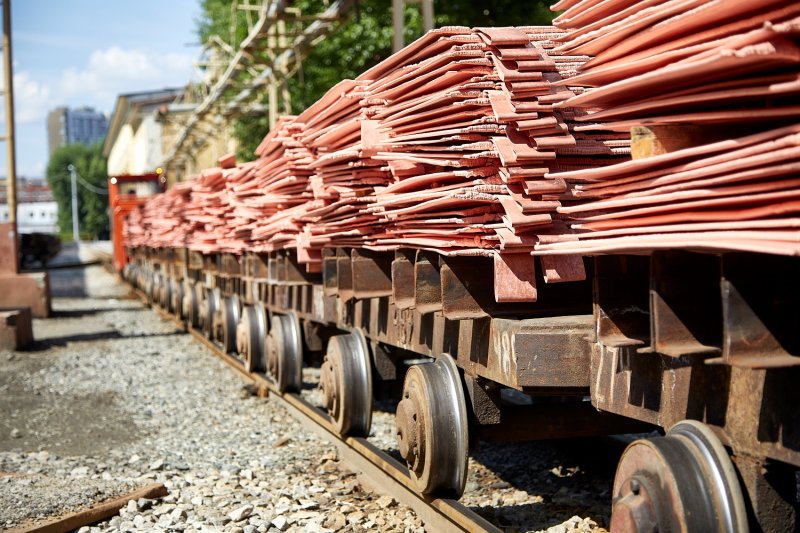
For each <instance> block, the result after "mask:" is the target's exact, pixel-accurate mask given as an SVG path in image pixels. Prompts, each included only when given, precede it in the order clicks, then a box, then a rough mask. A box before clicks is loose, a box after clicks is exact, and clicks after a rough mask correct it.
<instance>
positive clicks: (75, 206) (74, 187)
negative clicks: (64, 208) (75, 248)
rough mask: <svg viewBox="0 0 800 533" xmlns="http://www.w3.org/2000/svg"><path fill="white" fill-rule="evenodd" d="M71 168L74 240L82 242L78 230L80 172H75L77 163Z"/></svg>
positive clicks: (69, 167)
mask: <svg viewBox="0 0 800 533" xmlns="http://www.w3.org/2000/svg"><path fill="white" fill-rule="evenodd" d="M67 168H68V169H69V181H70V184H71V185H72V240H73V241H75V242H80V240H81V235H80V232H79V231H78V174H77V173H76V172H75V165H70V166H68V167H67Z"/></svg>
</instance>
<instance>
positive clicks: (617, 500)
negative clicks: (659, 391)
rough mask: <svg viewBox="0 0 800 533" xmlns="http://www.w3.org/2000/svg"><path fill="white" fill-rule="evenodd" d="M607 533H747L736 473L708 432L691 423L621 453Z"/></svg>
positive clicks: (676, 427) (720, 445)
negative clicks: (702, 532) (660, 532)
mask: <svg viewBox="0 0 800 533" xmlns="http://www.w3.org/2000/svg"><path fill="white" fill-rule="evenodd" d="M610 529H611V531H615V532H616V531H623V532H639V531H674V532H686V533H688V532H692V531H709V532H725V533H728V532H730V533H733V532H747V531H748V522H747V513H746V511H745V505H744V499H743V498H742V492H741V488H740V486H739V481H738V479H737V477H736V471H735V470H734V468H733V464H732V463H731V460H730V458H729V457H728V453H727V452H726V451H725V448H724V447H723V446H722V444H721V443H720V441H719V439H718V438H717V437H716V435H714V433H713V432H712V431H711V429H710V428H709V427H708V426H706V425H705V424H703V423H701V422H697V421H695V420H684V421H681V422H679V423H677V424H675V425H674V426H673V427H672V428H671V429H670V430H669V431H668V432H667V434H666V436H664V437H654V438H651V439H640V440H637V441H634V442H632V443H631V444H630V445H628V447H627V448H626V449H625V452H624V453H623V454H622V458H621V459H620V463H619V466H618V467H617V474H616V477H615V478H614V498H613V507H612V512H611V527H610Z"/></svg>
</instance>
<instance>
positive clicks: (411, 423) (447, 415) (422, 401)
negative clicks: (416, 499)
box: [396, 355, 469, 498]
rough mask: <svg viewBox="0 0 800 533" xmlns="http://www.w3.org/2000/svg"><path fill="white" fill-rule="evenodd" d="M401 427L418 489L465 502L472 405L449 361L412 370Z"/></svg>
mask: <svg viewBox="0 0 800 533" xmlns="http://www.w3.org/2000/svg"><path fill="white" fill-rule="evenodd" d="M396 426H397V443H398V448H399V450H400V455H402V456H403V459H405V460H406V463H407V464H408V470H409V473H410V475H411V479H412V480H413V481H414V484H415V485H416V487H417V490H419V491H420V492H422V493H423V494H430V495H434V494H435V495H437V496H449V497H453V498H458V497H460V496H461V494H463V492H464V485H465V484H466V481H467V460H468V449H469V440H468V432H467V406H466V402H465V399H464V389H463V388H462V386H461V377H460V376H459V373H458V368H457V367H456V364H455V362H454V361H453V360H452V359H451V358H450V357H449V356H447V355H443V356H441V357H439V358H437V359H436V361H435V362H432V363H422V364H418V365H413V366H412V367H410V368H409V369H408V371H407V372H406V378H405V381H404V382H403V396H402V399H401V400H400V403H399V404H398V406H397V416H396Z"/></svg>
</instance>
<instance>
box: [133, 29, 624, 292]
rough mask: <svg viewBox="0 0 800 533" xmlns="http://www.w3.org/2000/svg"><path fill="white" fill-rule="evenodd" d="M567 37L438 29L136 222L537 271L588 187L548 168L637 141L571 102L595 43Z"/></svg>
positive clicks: (193, 244)
mask: <svg viewBox="0 0 800 533" xmlns="http://www.w3.org/2000/svg"><path fill="white" fill-rule="evenodd" d="M562 36H563V32H561V31H560V30H556V29H554V28H552V27H520V28H474V29H470V28H466V27H447V28H441V29H438V30H433V31H431V32H429V33H428V34H426V35H425V36H423V37H422V38H421V39H419V40H418V41H417V42H415V43H413V44H412V45H410V46H408V47H407V48H405V49H404V50H402V51H401V52H399V53H398V54H395V55H393V56H391V57H390V58H388V59H387V60H385V61H383V62H382V63H380V64H378V65H376V66H375V67H373V68H372V69H370V70H369V71H367V72H365V73H364V74H363V75H362V76H360V77H359V78H358V79H356V80H344V81H342V82H340V83H339V84H337V85H336V86H335V87H333V88H332V89H331V90H330V91H328V93H327V94H326V95H325V96H324V97H323V98H322V99H320V100H319V101H318V102H316V103H315V104H313V105H312V106H311V107H310V108H309V109H307V110H306V111H305V112H303V113H302V114H301V115H299V116H297V117H284V118H283V119H281V120H280V122H279V123H278V124H277V125H276V127H275V128H274V129H273V130H272V131H271V132H270V133H269V134H268V135H267V136H266V137H265V139H264V141H263V142H262V143H261V145H260V146H259V148H258V150H257V155H258V159H257V160H256V161H253V162H250V163H245V164H240V165H236V164H235V161H233V160H232V158H230V157H226V158H223V160H221V161H220V166H219V168H214V169H209V170H207V171H204V172H203V173H202V174H201V175H200V176H199V177H198V178H197V179H195V180H194V181H193V184H192V185H191V188H190V190H189V192H188V196H187V197H186V199H185V202H184V204H181V205H180V206H179V205H169V206H168V205H167V202H166V201H162V202H161V204H158V203H154V205H153V206H152V207H149V208H147V209H148V210H146V211H145V212H144V213H143V214H142V215H143V220H141V221H140V223H142V224H145V225H147V224H151V225H152V222H148V221H149V219H150V218H152V217H153V216H158V217H169V216H174V217H179V218H181V219H182V221H183V222H182V223H181V224H180V225H176V228H178V227H179V228H180V229H175V230H174V231H173V232H172V234H171V235H169V232H166V233H165V235H164V242H168V241H170V240H171V242H173V243H174V245H175V246H181V245H183V246H187V247H189V248H190V249H194V250H198V251H202V252H241V251H242V250H246V249H247V250H253V251H271V250H276V249H281V248H295V249H297V251H298V259H299V261H300V262H301V263H304V264H306V265H307V268H308V269H309V270H311V271H316V270H318V269H319V265H320V262H321V249H322V248H323V247H326V246H342V247H367V248H373V249H382V250H390V249H396V248H399V247H405V248H423V249H428V250H433V251H436V252H438V253H441V254H447V255H484V256H490V257H494V258H495V263H496V264H497V265H500V266H499V268H506V267H508V268H511V267H509V265H517V266H515V267H513V269H516V270H520V269H519V268H518V266H519V265H520V264H521V261H523V262H527V263H528V264H529V266H527V267H525V268H524V269H522V270H524V271H525V272H527V275H528V277H532V276H533V261H532V259H531V258H530V252H531V251H532V250H533V247H534V245H535V244H536V243H537V242H539V241H540V238H541V236H542V235H553V234H561V233H564V232H565V231H567V229H566V227H565V226H564V224H563V223H562V222H560V221H559V217H560V215H559V214H558V213H557V210H558V209H559V208H561V207H569V206H572V205H574V204H575V203H576V202H577V201H578V200H577V199H576V197H575V195H574V193H573V186H572V182H568V181H565V180H564V179H563V178H560V177H553V176H552V174H553V173H554V172H571V171H577V170H581V169H593V168H596V167H602V166H606V165H609V164H614V163H617V162H621V161H627V160H628V159H629V153H630V147H629V145H630V143H629V138H628V134H627V133H624V132H623V133H614V132H610V131H604V130H602V125H598V124H594V123H593V125H594V129H593V131H591V132H588V133H582V132H578V131H576V127H577V126H578V125H579V124H582V122H579V120H582V116H583V115H585V114H586V113H585V112H584V111H581V110H575V109H573V108H571V107H569V106H563V105H561V104H563V102H565V101H567V100H569V99H571V98H575V97H578V96H581V95H582V93H583V89H582V88H573V87H572V86H571V85H570V84H569V83H566V84H565V83H564V80H568V79H569V78H570V77H571V76H574V75H576V73H577V72H578V67H579V66H580V65H581V64H582V63H583V62H585V61H586V60H587V59H588V58H587V57H585V56H571V55H562V54H559V53H557V52H556V51H555V49H556V45H557V42H556V39H559V38H561V37H562ZM170 210H171V211H170ZM178 211H180V212H178ZM148 231H150V230H148ZM151 233H152V231H151ZM145 242H146V241H145ZM548 261H550V263H549V265H547V266H546V269H547V270H548V272H550V274H551V275H550V276H549V280H551V281H566V280H568V279H576V278H581V277H582V276H583V271H582V262H581V261H580V260H579V259H577V260H576V259H575V258H572V259H564V258H557V259H552V260H548ZM513 269H512V270H513ZM529 281H531V282H532V281H533V280H529ZM534 292H535V291H534ZM518 295H519V292H518V291H516V290H515V292H514V294H510V295H507V296H508V297H509V298H511V297H517V296H518ZM523 297H525V296H523Z"/></svg>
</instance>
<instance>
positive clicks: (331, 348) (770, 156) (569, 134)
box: [124, 0, 800, 532]
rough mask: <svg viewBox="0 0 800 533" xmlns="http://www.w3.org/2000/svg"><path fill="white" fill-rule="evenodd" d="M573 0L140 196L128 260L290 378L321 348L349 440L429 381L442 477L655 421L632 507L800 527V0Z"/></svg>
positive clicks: (426, 402)
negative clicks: (540, 442)
mask: <svg viewBox="0 0 800 533" xmlns="http://www.w3.org/2000/svg"><path fill="white" fill-rule="evenodd" d="M638 4H642V5H638ZM557 7H558V8H559V9H564V10H565V12H564V13H563V14H562V15H560V16H559V17H558V18H557V19H556V23H557V24H558V25H560V26H561V28H560V29H554V28H533V27H525V28H516V29H515V28H506V29H496V28H476V29H468V28H443V29H440V30H435V31H434V32H431V33H429V34H428V35H426V36H425V37H423V38H422V39H420V40H419V41H418V42H417V43H414V44H412V45H411V46H409V47H408V48H407V49H405V50H404V51H402V52H400V53H398V54H396V55H395V56H392V57H390V58H389V59H387V60H386V61H384V62H382V63H381V64H379V65H377V66H376V67H374V68H373V69H370V71H368V72H366V73H364V75H362V76H360V77H359V78H358V79H356V80H345V81H343V82H342V83H341V84H339V85H337V86H336V87H335V88H333V89H332V90H331V91H329V93H328V94H326V96H325V97H323V99H321V100H320V102H318V103H317V104H314V105H313V106H312V107H311V108H309V110H307V111H306V112H304V113H303V114H301V115H300V116H299V117H291V118H286V119H284V120H283V121H282V122H280V123H279V125H278V127H276V129H275V130H274V131H273V132H271V133H270V134H269V135H268V136H267V137H266V138H265V140H264V142H263V143H262V146H261V147H260V148H259V150H258V152H257V153H258V155H259V160H257V161H255V162H251V163H245V164H242V165H239V166H236V165H235V163H234V162H232V161H230V160H225V161H224V162H221V163H220V166H221V167H223V168H220V169H214V170H212V171H209V172H207V173H204V174H203V175H202V176H201V177H200V178H199V179H198V180H197V181H196V183H195V184H194V185H193V184H191V183H188V184H181V185H179V186H178V187H179V190H177V191H175V192H174V194H172V196H165V197H164V199H163V201H162V203H160V204H157V203H154V204H152V209H151V210H150V211H149V212H142V213H138V214H137V216H138V217H139V218H138V219H137V220H134V221H132V223H131V224H129V226H130V227H131V228H134V230H135V233H133V234H131V235H129V236H128V239H129V240H128V242H127V246H128V256H129V257H130V258H131V263H130V264H128V265H127V266H126V267H125V270H124V276H125V278H126V279H128V280H130V281H131V282H132V283H133V284H134V285H136V286H137V287H139V288H140V289H142V290H143V291H144V292H145V294H146V295H147V296H148V298H149V299H150V300H151V301H152V302H154V303H155V304H157V305H159V306H160V307H162V308H163V309H164V310H166V311H168V312H170V313H172V314H174V315H175V316H177V317H180V318H181V319H183V320H185V321H186V322H187V323H188V324H189V325H190V326H191V327H192V328H196V329H200V330H202V331H203V332H204V333H205V335H206V336H207V337H208V338H209V339H211V340H212V341H214V342H217V343H219V346H220V347H221V348H222V349H224V350H225V351H227V352H228V353H231V354H234V355H236V356H237V357H239V358H241V360H242V362H243V364H244V366H245V367H246V368H247V370H248V371H250V372H257V373H262V374H264V375H266V376H267V377H269V378H270V379H271V380H272V381H273V382H274V383H275V386H276V387H277V388H278V389H279V390H281V391H291V390H297V389H299V388H300V387H301V386H302V375H301V369H302V366H303V365H304V364H313V363H314V362H315V361H316V362H317V363H320V364H321V378H320V387H321V388H322V392H323V397H324V399H325V407H326V408H327V410H328V413H329V414H330V417H331V420H332V422H333V424H334V426H335V428H336V430H337V431H338V432H339V433H340V434H341V435H343V436H344V435H367V434H368V433H369V429H370V423H371V412H372V399H373V396H374V393H375V391H376V389H378V388H379V387H380V388H387V387H384V386H383V385H387V384H391V383H397V384H398V385H399V384H400V383H402V391H401V392H400V393H399V403H398V407H397V415H396V416H397V418H396V421H397V438H398V448H399V450H400V453H401V455H402V456H403V458H404V459H405V460H406V462H407V464H408V468H409V475H410V476H411V478H412V480H413V481H414V483H415V484H416V487H417V488H418V490H419V491H420V492H422V493H424V494H428V495H437V496H438V495H447V496H459V495H460V494H461V493H462V492H463V490H464V485H465V480H466V465H467V456H468V452H469V447H470V444H471V443H474V442H475V441H476V440H478V439H505V440H524V439H536V438H562V437H586V436H590V435H608V434H617V433H631V432H640V431H648V430H653V429H657V430H660V431H661V435H660V436H654V437H650V438H643V439H639V440H636V441H634V442H633V443H632V444H630V445H629V446H628V448H627V449H626V451H625V452H624V453H623V455H622V459H621V461H620V464H619V467H618V470H617V475H616V479H615V483H614V491H613V502H612V505H613V507H612V517H611V529H612V530H614V531H686V532H694V531H724V532H742V531H748V530H750V529H753V530H759V529H761V530H767V531H794V530H795V529H796V527H797V492H798V491H797V477H796V472H797V469H798V467H800V414H799V413H800V412H799V411H798V410H797V408H796V405H797V403H798V402H797V400H798V397H797V396H798V394H800V393H799V392H797V391H798V387H797V383H800V381H799V380H798V377H800V374H799V372H800V370H799V369H798V365H799V364H800V335H798V327H799V326H800V306H798V302H800V280H799V279H798V276H797V273H798V272H800V268H799V267H800V259H798V255H800V245H799V244H798V243H800V237H798V235H800V233H799V232H798V230H797V228H798V227H800V218H798V216H800V181H798V179H797V175H798V169H799V168H800V154H799V153H798V151H797V144H798V135H800V126H798V125H797V117H798V116H800V111H798V108H797V106H796V105H795V102H794V100H793V99H794V98H796V96H797V94H799V93H800V89H798V87H800V86H798V84H797V79H798V78H797V77H798V75H800V59H799V58H800V46H798V35H800V30H798V28H800V22H799V21H800V19H797V18H796V17H798V16H800V6H798V4H797V3H796V2H781V1H769V0H760V1H759V2H753V3H750V2H738V1H733V0H731V1H727V0H721V1H707V2H706V1H698V2H682V3H681V2H663V3H653V2H636V1H622V0H620V1H617V0H609V1H606V2H594V1H589V0H587V1H582V2H579V1H577V0H562V2H559V4H558V5H557ZM637 7H638V8H640V9H638V8H637ZM582 54H585V55H582ZM659 80H669V83H664V82H663V81H661V82H660V81H659ZM598 119H601V120H602V121H604V122H601V121H599V120H598ZM631 128H633V130H631ZM631 131H632V133H631ZM631 154H632V159H631V158H630V157H629V155H631ZM169 194H170V193H167V195H169ZM415 195H416V196H415ZM182 210H185V212H186V213H188V214H187V215H186V216H185V217H184V218H183V219H180V217H179V215H180V213H182V212H183V211H182ZM176 213H177V214H176ZM170 217H172V218H174V220H173V219H172V218H170ZM168 218H169V220H167V219H168ZM148 220H149V221H150V222H147V221H148ZM147 224H150V226H147ZM146 226H147V227H146ZM420 359H424V360H425V362H420ZM398 388H400V387H399V386H398ZM504 390H513V391H517V392H516V393H515V394H517V395H519V394H522V395H525V396H527V397H528V399H529V401H528V402H527V405H525V406H519V405H514V404H512V403H510V402H508V401H507V400H508V398H509V396H510V395H509V394H508V393H505V394H504V393H503V391H504Z"/></svg>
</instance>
